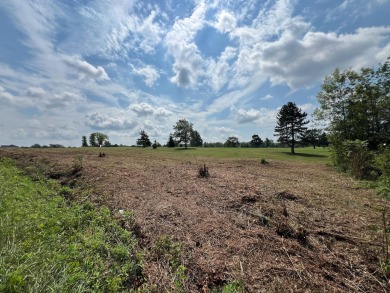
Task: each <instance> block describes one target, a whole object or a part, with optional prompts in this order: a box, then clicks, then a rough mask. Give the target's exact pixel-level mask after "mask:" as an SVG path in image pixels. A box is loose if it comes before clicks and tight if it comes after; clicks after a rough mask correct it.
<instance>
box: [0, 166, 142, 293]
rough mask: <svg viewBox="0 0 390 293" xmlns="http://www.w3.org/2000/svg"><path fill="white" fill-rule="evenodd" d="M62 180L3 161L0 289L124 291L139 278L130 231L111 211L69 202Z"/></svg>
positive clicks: (0, 200)
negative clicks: (41, 177)
mask: <svg viewBox="0 0 390 293" xmlns="http://www.w3.org/2000/svg"><path fill="white" fill-rule="evenodd" d="M61 189H62V187H60V186H59V185H58V184H56V183H54V182H52V181H49V182H47V181H46V182H44V181H32V180H31V179H30V178H28V177H26V176H24V175H23V174H22V173H21V172H20V171H19V170H18V169H17V168H15V167H14V165H13V163H12V162H11V161H9V160H5V159H0V235H1V237H0V292H48V291H51V292H120V291H128V290H131V289H132V288H136V287H137V285H139V283H140V282H141V279H142V274H141V265H140V263H141V261H140V259H139V257H137V253H136V250H135V244H136V242H135V239H134V237H133V235H132V233H131V232H129V231H126V230H125V229H123V228H122V227H121V226H120V225H119V224H118V223H117V221H115V220H113V219H112V216H111V214H110V211H109V210H108V209H107V208H105V207H102V208H96V207H95V206H93V205H92V204H88V203H84V204H73V203H71V204H69V202H66V200H64V198H63V197H61V196H59V194H61Z"/></svg>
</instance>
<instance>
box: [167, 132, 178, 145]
mask: <svg viewBox="0 0 390 293" xmlns="http://www.w3.org/2000/svg"><path fill="white" fill-rule="evenodd" d="M175 145H176V144H175V141H174V140H173V136H172V134H170V135H169V140H168V142H167V146H168V147H169V148H174V147H175Z"/></svg>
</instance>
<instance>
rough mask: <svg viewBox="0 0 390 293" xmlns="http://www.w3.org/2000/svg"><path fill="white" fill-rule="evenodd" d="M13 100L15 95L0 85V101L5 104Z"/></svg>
mask: <svg viewBox="0 0 390 293" xmlns="http://www.w3.org/2000/svg"><path fill="white" fill-rule="evenodd" d="M14 100H15V97H14V96H13V95H12V94H10V93H9V92H7V91H6V90H5V88H3V87H2V86H1V85H0V102H1V103H2V104H5V105H9V104H11V103H12V102H13V101H14Z"/></svg>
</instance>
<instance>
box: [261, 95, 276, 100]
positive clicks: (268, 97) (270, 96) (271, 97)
mask: <svg viewBox="0 0 390 293" xmlns="http://www.w3.org/2000/svg"><path fill="white" fill-rule="evenodd" d="M273 98H274V97H273V96H272V95H270V94H268V95H266V96H265V97H262V98H261V99H260V100H262V101H267V100H272V99H273Z"/></svg>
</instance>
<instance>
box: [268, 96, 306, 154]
mask: <svg viewBox="0 0 390 293" xmlns="http://www.w3.org/2000/svg"><path fill="white" fill-rule="evenodd" d="M306 116H307V113H306V112H302V110H301V109H300V108H298V107H297V105H296V104H295V103H292V102H288V103H287V104H286V105H284V106H283V107H282V108H281V109H280V111H279V112H278V115H277V116H276V117H277V119H278V122H277V125H276V127H275V132H276V134H275V136H279V138H278V141H279V142H280V143H282V144H286V145H288V146H289V147H290V148H291V153H292V154H295V145H296V143H297V141H299V140H300V138H301V136H302V134H303V133H304V132H305V131H306V129H307V128H306V127H305V125H306V124H308V123H309V121H307V120H305V119H306Z"/></svg>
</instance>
